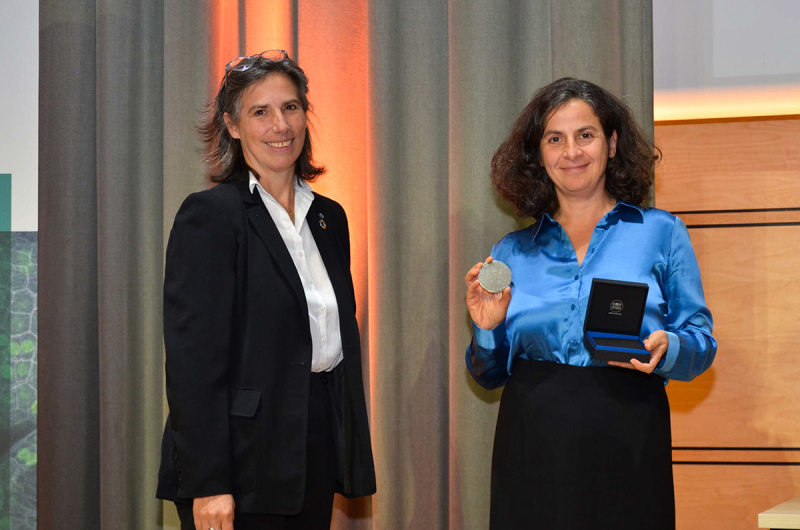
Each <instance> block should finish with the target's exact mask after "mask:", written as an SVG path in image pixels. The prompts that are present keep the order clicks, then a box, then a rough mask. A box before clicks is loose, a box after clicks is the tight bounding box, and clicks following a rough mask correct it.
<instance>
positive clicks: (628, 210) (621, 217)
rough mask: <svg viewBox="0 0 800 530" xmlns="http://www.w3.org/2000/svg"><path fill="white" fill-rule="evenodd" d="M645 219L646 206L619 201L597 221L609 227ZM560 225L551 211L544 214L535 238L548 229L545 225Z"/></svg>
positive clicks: (602, 225)
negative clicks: (618, 223)
mask: <svg viewBox="0 0 800 530" xmlns="http://www.w3.org/2000/svg"><path fill="white" fill-rule="evenodd" d="M643 220H644V207H643V206H639V205H638V204H630V203H627V202H622V201H619V202H617V204H616V205H615V206H614V207H613V208H612V209H611V211H609V212H608V213H607V214H605V215H604V216H603V218H602V219H600V221H599V222H598V223H597V226H598V227H599V228H607V227H608V226H609V225H611V224H614V223H616V222H617V221H633V222H642V221H643ZM556 225H558V221H556V220H555V219H553V218H552V217H551V216H550V214H549V213H545V214H544V215H542V217H541V219H539V222H537V223H536V224H535V225H534V231H533V240H534V241H535V240H536V238H537V237H538V236H539V232H542V231H543V230H546V229H547V228H545V227H551V226H556Z"/></svg>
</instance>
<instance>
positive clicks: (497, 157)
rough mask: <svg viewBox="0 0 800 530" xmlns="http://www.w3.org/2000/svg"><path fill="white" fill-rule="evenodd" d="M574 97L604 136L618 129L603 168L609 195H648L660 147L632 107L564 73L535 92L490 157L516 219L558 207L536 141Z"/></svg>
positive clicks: (626, 198)
mask: <svg viewBox="0 0 800 530" xmlns="http://www.w3.org/2000/svg"><path fill="white" fill-rule="evenodd" d="M575 99H579V100H581V101H584V102H586V103H587V104H588V105H589V106H590V107H592V109H593V110H594V113H595V114H596V115H597V117H598V118H599V120H600V124H601V126H602V127H603V134H605V136H606V138H610V137H611V135H612V134H613V133H614V131H616V133H617V147H616V155H615V156H614V158H609V159H608V165H607V166H606V182H605V189H606V191H607V192H608V193H609V195H611V196H612V197H614V198H615V199H616V200H618V201H623V202H627V203H631V204H639V203H641V202H642V201H643V200H644V199H645V198H646V197H647V195H648V193H649V190H650V186H651V185H652V182H653V168H654V165H655V162H656V161H657V160H658V159H659V158H660V151H659V150H658V148H656V147H655V146H654V145H653V143H652V142H651V141H649V140H648V139H647V137H646V136H645V134H644V132H643V131H642V129H641V127H639V125H638V124H637V123H636V121H635V120H634V119H633V113H632V112H631V110H630V109H629V108H628V106H627V105H625V104H624V103H622V102H621V101H620V100H619V99H618V98H616V97H615V96H614V95H613V94H611V93H610V92H608V91H607V90H605V89H603V88H601V87H599V86H597V85H595V84H594V83H590V82H589V81H582V80H579V79H573V78H570V77H565V78H562V79H559V80H558V81H554V82H552V83H550V84H549V85H546V86H544V87H542V88H540V89H539V90H538V91H537V92H536V94H535V95H534V96H533V99H532V100H531V102H530V103H528V105H527V106H526V107H525V109H524V110H523V111H522V114H520V115H519V117H518V118H517V121H516V122H515V123H514V126H513V127H512V129H511V134H509V136H508V138H506V139H505V141H504V142H503V143H502V144H500V147H498V148H497V151H496V152H495V154H494V157H492V184H493V185H494V188H495V190H497V193H498V194H499V195H500V197H501V198H503V199H504V200H506V201H508V202H510V203H511V204H513V205H514V207H515V208H516V211H517V215H519V216H520V217H532V218H534V219H539V218H540V217H541V216H542V215H543V214H545V213H549V214H553V213H554V212H555V211H556V210H558V197H557V195H556V189H555V186H554V185H553V181H552V180H550V177H549V176H548V175H547V172H546V171H545V168H544V166H543V165H542V159H541V153H540V151H539V144H540V143H541V140H542V135H543V134H544V130H545V126H546V125H547V120H548V119H549V118H550V116H551V115H552V114H553V112H555V111H556V110H557V109H559V108H560V107H562V106H563V105H565V104H566V103H568V102H569V101H572V100H575Z"/></svg>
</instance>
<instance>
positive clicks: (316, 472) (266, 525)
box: [176, 365, 342, 530]
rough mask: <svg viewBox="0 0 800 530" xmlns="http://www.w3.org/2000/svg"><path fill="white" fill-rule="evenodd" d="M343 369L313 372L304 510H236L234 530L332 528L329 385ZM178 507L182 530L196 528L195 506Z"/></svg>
mask: <svg viewBox="0 0 800 530" xmlns="http://www.w3.org/2000/svg"><path fill="white" fill-rule="evenodd" d="M341 370H342V366H341V365H340V366H339V367H337V368H336V369H334V371H333V372H331V373H327V372H321V373H312V374H311V385H310V390H309V399H308V435H307V438H306V490H305V502H304V504H303V509H302V511H301V512H300V513H299V514H297V515H272V514H246V513H236V514H235V515H234V518H233V527H234V529H235V530H329V528H330V526H331V514H332V511H333V492H334V487H335V481H336V466H335V458H336V453H335V450H334V432H333V429H334V428H333V421H332V416H331V414H332V410H333V407H332V403H333V402H332V398H331V392H330V387H331V386H332V383H333V378H334V377H338V376H340V375H341V373H340V372H341ZM176 507H177V508H178V517H180V520H181V530H195V525H194V517H193V515H192V505H191V504H180V503H176ZM200 530H208V529H207V528H202V529H200ZM215 530H220V529H219V528H216V529H215Z"/></svg>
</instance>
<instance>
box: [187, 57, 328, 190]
mask: <svg viewBox="0 0 800 530" xmlns="http://www.w3.org/2000/svg"><path fill="white" fill-rule="evenodd" d="M250 59H252V64H251V65H250V66H249V67H248V68H247V69H246V70H243V71H239V70H235V69H234V70H230V71H229V72H228V73H227V75H226V76H225V77H223V78H222V83H220V87H219V91H218V92H217V95H216V97H215V98H214V99H212V100H211V101H210V102H209V103H208V105H206V114H205V118H204V119H203V122H202V123H201V124H200V126H199V127H198V128H197V130H198V132H199V133H200V137H201V138H202V140H203V143H204V144H205V149H204V157H203V159H204V160H205V162H206V164H207V165H208V178H209V179H210V180H211V182H217V183H222V182H234V181H237V180H243V179H246V178H248V177H247V175H248V172H247V170H249V169H250V168H249V167H248V165H247V163H246V162H245V159H244V154H243V153H242V146H241V143H240V141H239V140H238V139H236V138H233V137H232V136H231V135H230V133H229V132H228V128H227V127H226V126H225V118H224V115H225V113H226V112H227V113H228V115H230V117H231V119H232V120H233V122H234V123H237V122H238V121H239V112H240V110H241V103H242V94H243V93H244V91H245V90H247V88H248V87H250V86H252V85H253V84H255V83H258V82H259V81H261V80H262V79H264V78H266V77H267V76H269V75H271V74H284V75H285V76H287V77H288V78H289V79H291V80H292V83H294V86H295V87H296V88H297V95H298V98H299V99H300V105H301V106H302V107H303V111H305V112H306V113H308V112H310V111H311V104H310V103H309V101H308V78H307V77H306V74H305V72H303V69H302V68H300V66H298V64H297V63H296V62H295V61H293V60H292V59H290V58H289V57H284V58H283V59H280V60H272V59H268V58H265V57H261V56H252V57H250ZM323 173H325V168H324V167H322V166H319V165H316V164H315V163H314V159H313V157H312V155H311V134H310V133H309V129H308V128H306V137H305V140H304V143H303V150H302V151H301V152H300V156H299V157H298V158H297V162H296V163H295V174H296V175H297V178H299V179H302V180H305V181H307V182H313V181H314V180H315V179H316V178H317V177H318V176H320V175H322V174H323Z"/></svg>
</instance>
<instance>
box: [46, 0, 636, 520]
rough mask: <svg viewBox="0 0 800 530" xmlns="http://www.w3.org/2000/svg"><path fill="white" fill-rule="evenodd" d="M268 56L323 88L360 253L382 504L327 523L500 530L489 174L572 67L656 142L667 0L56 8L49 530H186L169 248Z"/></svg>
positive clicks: (497, 211)
mask: <svg viewBox="0 0 800 530" xmlns="http://www.w3.org/2000/svg"><path fill="white" fill-rule="evenodd" d="M259 20H262V21H264V20H266V21H269V22H270V24H271V23H272V22H274V20H282V21H283V22H281V23H280V24H278V26H279V27H276V28H272V25H270V24H267V23H266V22H264V23H263V24H261V23H258V24H257V23H256V22H257V21H259ZM275 47H280V48H287V49H292V50H293V54H294V55H295V56H296V57H297V58H298V60H299V62H300V64H301V66H303V67H304V68H305V69H306V72H307V73H308V75H309V79H310V89H311V91H310V94H309V95H310V98H311V101H312V104H314V105H315V115H314V116H312V124H313V126H314V129H313V130H312V134H314V140H315V142H316V143H315V154H316V155H317V158H318V160H319V162H321V163H322V164H323V165H326V166H327V167H328V170H329V171H328V174H327V175H326V176H324V177H323V178H322V179H321V180H320V182H319V183H318V184H315V188H316V189H317V190H318V191H321V192H322V193H324V194H326V195H328V196H331V197H332V198H334V199H336V200H339V201H340V202H341V203H342V204H343V205H344V206H345V209H346V211H347V213H348V216H349V218H350V224H351V237H352V240H353V241H352V246H353V260H354V261H353V274H354V279H355V283H356V290H357V296H358V317H359V321H360V325H361V330H362V334H363V340H362V342H363V344H364V368H365V384H366V385H367V387H368V403H369V407H370V418H371V426H372V435H373V449H374V452H375V459H376V468H377V472H378V493H377V494H376V495H375V496H374V497H373V498H371V499H366V500H359V501H347V500H345V499H337V501H336V508H335V512H334V523H333V526H332V527H333V528H336V529H337V530H338V529H359V530H360V529H400V528H409V529H417V528H426V529H428V528H430V529H452V530H461V529H470V530H472V529H474V530H478V529H484V528H486V527H487V526H488V505H489V472H490V460H491V449H492V441H493V440H492V439H493V433H494V423H495V419H496V414H497V404H498V401H499V397H500V393H501V392H500V391H492V392H489V391H485V390H483V389H481V388H479V387H478V386H477V385H476V384H474V383H473V382H472V380H471V378H470V377H469V375H468V374H467V372H466V369H465V366H464V352H465V350H466V346H467V344H468V342H469V340H470V333H471V330H470V326H469V318H468V315H467V312H466V308H465V307H464V301H463V300H464V292H465V287H464V281H463V278H464V274H465V273H466V271H467V269H469V267H471V266H472V265H473V264H474V263H476V262H477V261H479V260H482V259H484V258H485V257H486V256H487V255H488V253H489V251H490V249H491V247H492V245H493V244H494V243H495V242H497V241H498V240H499V239H500V238H501V237H502V236H503V235H505V234H506V233H507V232H509V231H510V230H514V229H517V228H519V227H521V226H523V225H524V224H525V221H524V220H523V221H519V220H517V219H515V218H514V217H513V215H512V212H511V210H510V208H509V207H508V206H507V205H505V204H503V203H502V202H500V201H499V199H497V197H496V196H495V195H494V192H493V191H492V188H491V184H490V181H489V162H490V160H491V156H492V154H493V153H494V150H495V149H496V148H497V146H498V145H499V144H500V142H501V141H502V140H503V138H504V137H505V136H506V135H507V134H508V132H509V130H510V128H511V125H512V123H513V121H514V119H515V118H516V116H517V115H518V114H519V112H520V111H521V110H522V108H523V107H524V105H525V104H527V102H528V101H529V100H530V98H531V97H532V95H533V93H534V91H535V90H536V89H537V88H539V87H540V86H542V85H544V84H546V83H548V82H550V81H552V80H553V79H556V78H558V77H561V76H564V75H571V76H574V77H582V78H587V79H590V80H592V81H595V82H598V83H599V84H601V85H603V86H605V87H607V88H610V89H611V90H612V91H614V92H615V93H616V94H617V95H620V96H622V97H623V99H624V100H625V101H626V103H627V104H628V105H629V106H631V107H632V108H633V110H634V113H635V115H636V117H637V119H638V120H639V122H640V123H641V124H642V125H643V126H644V128H645V130H648V131H652V8H651V2H650V0H604V1H603V2H584V1H579V0H558V1H556V0H532V1H528V2H517V1H516V0H498V1H497V2H479V1H477V0H402V1H400V0H337V2H335V3H331V2H326V1H324V0H306V2H298V1H297V0H264V1H259V0H246V1H245V0H239V1H233V2H231V1H227V0H199V1H190V0H167V1H165V2H160V1H156V0H138V1H136V2H127V1H125V0H58V1H56V0H41V2H40V50H41V51H40V53H41V58H40V110H39V117H40V118H39V120H40V127H39V130H40V132H39V134H40V149H39V153H40V155H39V156H40V160H39V166H40V185H39V186H40V187H39V189H40V199H39V201H40V232H39V240H40V250H39V266H40V294H39V301H40V302H39V303H40V310H39V327H40V333H39V336H40V338H39V355H40V358H39V400H40V403H39V459H38V473H39V476H38V488H39V491H38V494H39V503H38V518H39V528H42V529H49V528H64V527H65V524H68V525H69V526H70V527H77V528H109V529H110V528H114V529H117V528H131V529H138V528H170V529H177V519H176V517H175V515H174V508H173V507H172V506H171V505H169V504H167V505H164V506H162V505H161V504H160V503H159V502H158V501H156V500H155V498H154V493H155V483H156V473H157V469H158V460H159V450H158V449H159V443H160V432H161V428H162V425H163V419H164V413H163V411H164V407H165V404H164V398H163V358H162V355H163V352H162V337H161V281H162V273H163V265H162V263H163V251H164V244H165V241H166V237H167V235H168V233H169V229H170V227H171V225H172V220H173V217H174V215H175V212H176V211H177V209H178V206H179V205H180V203H181V201H182V200H183V199H184V197H185V196H186V195H187V194H188V193H190V192H192V191H196V190H199V189H202V188H204V187H205V186H206V185H207V184H206V181H205V179H204V177H203V173H204V168H203V165H202V162H201V160H200V155H199V149H200V147H201V145H200V142H199V139H198V136H197V133H196V131H195V129H194V127H195V126H196V125H197V124H198V123H199V121H200V119H201V116H202V111H203V108H204V105H205V103H206V101H207V100H208V98H210V97H211V95H213V94H214V93H215V92H216V89H217V88H218V85H219V82H220V78H221V75H222V66H223V65H224V63H225V62H227V61H228V60H230V59H232V58H234V57H236V56H238V55H242V54H245V53H246V54H250V53H257V52H260V51H262V50H264V49H268V48H275Z"/></svg>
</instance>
